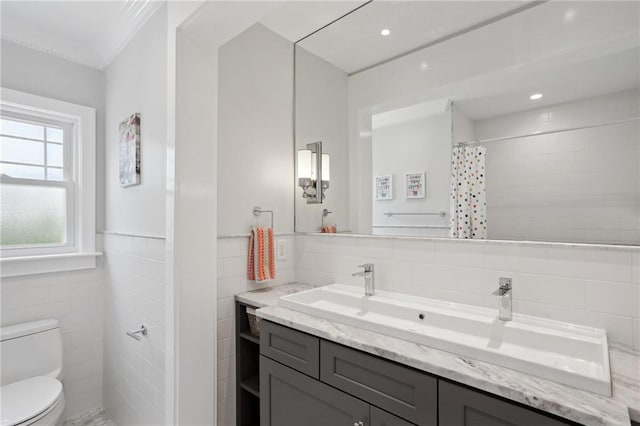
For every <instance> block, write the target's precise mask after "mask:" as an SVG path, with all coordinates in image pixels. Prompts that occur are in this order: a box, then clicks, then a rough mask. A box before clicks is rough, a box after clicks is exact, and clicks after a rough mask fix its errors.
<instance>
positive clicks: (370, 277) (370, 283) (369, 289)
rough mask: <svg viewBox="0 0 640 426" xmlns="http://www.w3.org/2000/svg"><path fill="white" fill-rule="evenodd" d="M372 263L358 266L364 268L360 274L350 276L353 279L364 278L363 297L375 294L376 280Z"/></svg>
mask: <svg viewBox="0 0 640 426" xmlns="http://www.w3.org/2000/svg"><path fill="white" fill-rule="evenodd" d="M373 267H374V265H373V263H365V264H364V265H358V268H364V271H362V272H356V273H355V274H351V275H353V276H354V277H364V294H365V296H373V295H375V294H376V280H375V276H374V273H373Z"/></svg>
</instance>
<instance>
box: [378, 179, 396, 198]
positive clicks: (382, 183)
mask: <svg viewBox="0 0 640 426" xmlns="http://www.w3.org/2000/svg"><path fill="white" fill-rule="evenodd" d="M376 200H378V201H384V200H393V176H376Z"/></svg>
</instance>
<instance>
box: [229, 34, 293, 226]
mask: <svg viewBox="0 0 640 426" xmlns="http://www.w3.org/2000/svg"><path fill="white" fill-rule="evenodd" d="M219 64H220V67H219V77H218V88H219V98H218V108H219V115H218V121H219V128H218V159H219V160H218V179H219V182H220V184H219V185H218V205H219V206H221V208H220V209H219V210H218V235H220V236H230V235H243V234H248V232H249V230H250V227H251V226H252V225H255V224H256V219H255V217H254V216H253V213H252V210H253V207H254V206H261V207H262V208H264V209H270V210H273V211H274V227H275V231H276V232H278V233H281V232H292V231H293V214H294V207H293V196H294V194H293V187H292V186H293V179H294V178H293V153H292V151H293V140H292V137H293V106H292V99H293V44H292V43H291V42H289V41H288V40H286V39H284V38H282V37H280V36H279V35H277V34H275V33H274V32H272V31H270V30H268V29H266V28H265V27H264V26H262V25H260V24H256V25H254V26H252V27H250V28H249V29H248V30H246V31H245V32H243V33H241V34H240V35H238V36H237V37H235V38H234V39H232V40H231V41H229V42H228V43H226V44H225V45H224V46H222V47H221V48H220V51H219ZM258 223H260V224H261V225H265V224H268V223H269V222H268V215H264V216H263V217H262V218H261V220H260V221H259V222H258Z"/></svg>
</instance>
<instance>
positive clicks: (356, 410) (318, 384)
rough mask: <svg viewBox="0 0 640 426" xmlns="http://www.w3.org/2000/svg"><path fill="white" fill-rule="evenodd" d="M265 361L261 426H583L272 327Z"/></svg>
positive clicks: (263, 343)
mask: <svg viewBox="0 0 640 426" xmlns="http://www.w3.org/2000/svg"><path fill="white" fill-rule="evenodd" d="M260 354H261V355H260V382H259V383H260V387H259V392H260V393H259V395H260V400H259V401H260V425H261V426H294V425H299V424H302V425H305V426H340V425H345V426H354V425H355V426H416V425H418V426H436V425H441V426H507V425H511V426H518V425H521V426H532V425H536V426H561V425H570V424H575V423H572V422H570V421H567V420H563V419H561V418H559V417H555V416H553V415H548V414H545V413H543V412H541V411H538V410H535V409H531V408H527V407H525V406H523V405H520V404H518V403H515V402H511V401H508V400H505V399H503V398H500V397H496V396H491V395H489V394H486V393H484V392H481V391H476V390H473V389H470V388H468V387H465V386H462V385H458V384H454V383H451V382H449V381H447V380H444V379H441V378H438V377H435V376H433V375H430V374H427V373H425V372H423V371H418V370H415V369H413V368H410V367H407V366H404V365H401V364H397V363H395V362H392V361H389V360H385V359H382V358H379V357H377V356H374V355H370V354H367V353H365V352H362V351H358V350H356V349H352V348H348V347H346V346H342V345H338V344H336V343H333V342H329V341H326V340H323V339H319V338H317V337H315V336H311V335H308V334H306V333H303V332H300V331H297V330H293V329H291V328H288V327H283V326H280V325H277V324H273V323H271V322H269V321H263V322H262V326H261V332H260Z"/></svg>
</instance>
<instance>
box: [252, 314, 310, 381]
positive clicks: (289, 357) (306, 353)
mask: <svg viewBox="0 0 640 426" xmlns="http://www.w3.org/2000/svg"><path fill="white" fill-rule="evenodd" d="M260 353H261V354H263V355H265V356H268V357H269V358H271V359H274V360H276V361H278V362H281V363H282V364H284V365H287V366H289V367H291V368H293V369H295V370H298V371H300V372H301V373H304V374H307V375H309V376H311V377H313V378H315V379H319V378H320V375H319V369H320V367H319V364H320V340H319V339H318V338H317V337H314V336H311V335H309V334H305V333H302V332H300V331H296V330H292V329H290V328H287V327H282V326H280V325H278V324H274V323H272V322H269V321H263V322H262V324H261V327H260Z"/></svg>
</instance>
